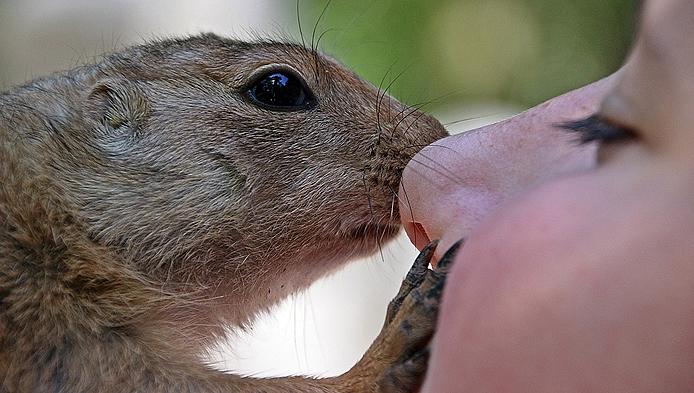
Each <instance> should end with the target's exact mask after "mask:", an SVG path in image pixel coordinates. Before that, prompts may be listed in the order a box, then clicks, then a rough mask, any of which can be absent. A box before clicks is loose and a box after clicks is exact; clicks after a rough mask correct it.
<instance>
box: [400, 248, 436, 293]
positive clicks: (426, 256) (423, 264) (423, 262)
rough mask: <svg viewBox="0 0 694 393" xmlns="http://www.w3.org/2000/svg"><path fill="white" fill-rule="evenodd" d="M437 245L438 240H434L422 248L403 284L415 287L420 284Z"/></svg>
mask: <svg viewBox="0 0 694 393" xmlns="http://www.w3.org/2000/svg"><path fill="white" fill-rule="evenodd" d="M438 245H439V239H434V240H432V241H431V242H429V244H427V245H426V246H424V248H422V251H421V252H420V253H419V255H417V258H416V259H415V260H414V264H413V265H412V268H411V269H410V271H409V272H407V276H406V277H405V282H407V283H408V284H412V285H413V286H417V285H419V283H420V282H422V280H423V279H424V276H425V275H426V274H427V271H428V270H429V264H430V263H431V258H433V257H434V252H435V251H436V247H437V246H438Z"/></svg>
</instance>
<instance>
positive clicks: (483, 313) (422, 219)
mask: <svg viewBox="0 0 694 393" xmlns="http://www.w3.org/2000/svg"><path fill="white" fill-rule="evenodd" d="M692 42H694V2H692V1H689V0H653V1H646V2H645V4H644V6H643V10H642V15H641V21H640V29H639V33H638V34H637V37H636V39H635V43H634V47H633V50H632V52H631V55H630V56H629V58H628V60H627V61H626V62H625V65H624V66H623V68H622V69H621V70H620V71H619V72H617V73H616V74H614V75H612V76H610V77H608V78H606V79H604V80H602V81H599V82H597V83H595V84H593V85H590V86H587V87H585V88H582V89H579V90H576V91H574V92H571V93H568V94H566V95H564V96H561V97H558V98H556V99H553V100H550V101H549V102H547V103H545V104H542V105H540V106H538V107H536V108H533V109H531V110H530V111H528V112H526V113H523V114H521V115H518V116H516V117H514V118H511V119H509V120H507V121H504V122H502V123H498V124H496V125H492V126H489V127H485V128H482V129H479V130H475V131H472V132H469V133H466V134H463V135H458V136H453V137H449V138H446V139H444V140H442V141H440V142H437V143H435V144H434V145H433V146H430V147H429V148H427V149H425V150H423V151H422V152H421V153H420V154H419V156H416V157H415V159H414V160H413V161H412V163H411V164H410V165H408V167H407V168H406V170H405V173H404V177H403V185H404V190H401V194H402V195H405V194H406V195H407V198H404V197H403V198H402V199H406V200H403V202H402V204H401V206H402V207H401V209H402V210H401V211H402V216H403V220H404V221H406V222H405V227H406V230H407V231H408V234H409V235H410V238H411V239H412V240H413V241H414V242H415V244H416V245H417V246H419V247H421V246H422V244H425V243H426V241H427V239H433V238H440V239H441V243H440V245H439V250H440V251H443V250H445V249H446V247H447V246H448V245H450V244H452V243H453V242H454V241H456V240H457V239H459V238H461V237H468V240H467V243H466V244H465V246H464V247H463V249H462V250H461V251H460V253H459V254H458V256H457V258H456V260H455V265H454V266H453V270H452V272H451V273H450V276H449V279H448V284H447V287H446V290H445V292H444V300H443V305H442V309H441V314H440V319H439V327H438V331H437V334H436V335H435V337H434V339H433V343H432V348H433V350H432V355H431V360H430V365H429V371H428V374H427V377H426V379H425V382H424V386H423V387H422V391H423V392H426V393H434V392H435V393H446V392H510V391H513V392H557V391H562V392H566V391H580V392H603V391H604V392H617V391H628V392H653V391H662V392H685V391H691V390H692V389H693V387H694V239H693V237H694V235H692V233H694V125H693V124H694V45H692ZM594 113H599V115H600V116H601V117H602V118H604V119H605V120H606V121H607V122H608V123H610V124H613V125H616V126H618V127H620V128H622V129H627V130H628V133H629V135H630V136H629V137H620V138H619V140H618V141H614V142H609V143H608V142H601V143H598V142H591V143H589V144H586V145H579V144H577V143H575V140H576V139H577V134H575V133H573V134H572V133H567V132H565V131H562V130H560V129H559V128H558V127H556V126H557V124H560V123H563V122H566V121H569V120H576V119H580V118H585V117H587V116H589V115H592V114H594ZM598 145H600V147H598ZM434 163H435V164H434Z"/></svg>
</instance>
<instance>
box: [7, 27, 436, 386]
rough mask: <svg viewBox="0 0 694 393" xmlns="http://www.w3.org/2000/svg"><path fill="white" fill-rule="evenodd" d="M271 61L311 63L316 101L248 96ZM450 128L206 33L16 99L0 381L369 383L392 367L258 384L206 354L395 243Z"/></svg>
mask: <svg viewBox="0 0 694 393" xmlns="http://www.w3.org/2000/svg"><path fill="white" fill-rule="evenodd" d="M275 63H281V64H287V65H290V66H291V67H293V68H294V69H295V70H297V71H298V73H299V74H301V75H302V76H303V78H304V79H305V80H306V83H307V85H308V87H309V88H310V89H311V90H312V91H313V93H314V94H315V97H316V101H317V103H316V105H315V106H312V107H311V108H307V109H305V110H300V111H287V112H281V111H272V110H268V109H267V108H263V107H259V106H257V105H255V104H253V103H251V102H249V101H248V100H247V99H245V98H244V96H243V94H242V92H243V90H244V88H245V87H246V86H247V84H248V83H249V78H250V76H251V75H252V74H253V72H254V71H255V70H256V69H257V68H258V67H261V66H263V65H267V64H275ZM444 135H445V131H444V130H443V128H442V127H441V126H440V124H439V123H438V122H436V121H435V120H434V119H432V118H431V117H429V116H426V115H424V114H422V113H421V112H419V111H415V110H413V109H411V108H408V107H406V106H405V105H403V104H401V103H399V102H397V101H396V100H394V99H392V98H391V97H390V96H388V95H385V94H384V93H382V92H380V91H378V89H376V88H374V87H373V86H371V85H369V84H367V83H366V82H364V81H362V80H361V79H359V78H358V77H356V76H355V75H354V74H353V73H351V72H349V71H347V70H346V69H345V68H343V67H342V66H340V65H338V64H337V63H336V62H335V61H333V60H331V59H329V58H327V57H325V56H322V55H319V54H318V53H316V52H314V51H309V50H306V49H304V48H302V47H299V46H295V45H289V44H283V43H273V42H258V43H243V42H239V41H233V40H228V39H222V38H219V37H217V36H214V35H203V36H198V37H192V38H188V39H182V40H168V41H161V42H156V43H152V44H148V45H144V46H140V47H134V48H131V49H128V50H126V51H123V52H121V53H117V54H114V55H112V56H109V57H107V58H105V59H104V60H103V61H102V62H101V63H99V64H95V65H91V66H86V67H83V68H80V69H77V70H74V71H72V72H70V73H67V74H64V75H55V76H52V77H50V78H46V79H42V80H38V81H35V82H33V83H31V84H29V85H26V86H23V87H19V88H15V89H13V90H10V91H8V92H5V93H4V94H3V95H1V96H0V181H1V182H0V391H8V392H9V391H12V392H14V391H22V392H25V391H41V392H48V391H66V392H76V391H99V392H105V391H114V392H120V391H156V392H159V391H239V392H284V391H297V392H304V391H305V392H332V391H335V392H338V391H345V392H346V391H355V392H356V391H370V390H366V388H365V387H364V386H371V385H373V381H370V380H367V379H368V378H369V377H368V374H374V377H373V378H380V377H379V375H382V374H383V372H384V371H385V370H386V369H387V368H388V367H390V366H389V365H387V364H385V365H380V366H378V367H376V366H373V365H372V364H371V363H372V362H373V359H371V360H369V359H366V358H365V359H366V360H364V361H362V363H361V366H360V365H357V366H355V370H362V374H363V375H361V376H356V377H355V374H358V373H357V371H352V372H351V373H352V374H350V373H347V374H345V375H350V377H344V378H343V379H339V378H340V377H338V379H337V380H333V379H328V380H312V379H304V378H285V379H282V378H280V379H271V380H261V379H250V378H240V377H236V376H233V375H228V374H223V373H220V372H216V371H213V370H211V369H209V368H208V367H207V366H206V365H204V364H203V363H202V362H201V361H200V360H199V357H198V356H199V354H200V353H201V351H202V350H203V349H204V348H205V346H206V345H208V344H210V343H211V342H212V340H213V339H214V338H216V337H217V336H219V335H221V334H223V330H224V327H228V326H230V327H238V326H243V325H244V324H247V323H249V322H250V321H251V319H252V317H253V316H254V315H255V314H257V313H258V312H259V311H261V310H264V309H266V308H267V307H268V306H270V305H272V304H274V303H276V302H277V301H279V300H280V299H282V298H284V297H285V296H286V295H288V294H289V293H292V292H294V291H296V290H298V289H301V288H304V287H306V286H307V285H308V284H310V283H311V282H312V281H314V280H315V279H317V278H319V277H321V276H323V275H325V274H327V273H329V272H331V271H333V270H334V269H335V268H336V267H338V266H340V265H341V264H343V263H344V262H345V261H347V260H349V259H351V258H354V257H358V256H362V255H365V254H369V253H372V252H374V251H375V250H376V249H377V246H378V245H379V244H380V243H382V242H384V241H386V240H388V239H390V238H392V237H393V236H394V235H395V234H396V232H397V231H398V230H399V219H398V217H397V212H398V209H397V206H396V199H395V197H394V190H397V188H398V182H399V178H400V173H401V171H402V169H403V168H404V166H405V164H406V163H407V161H408V160H409V159H410V158H411V157H412V156H413V155H414V154H415V153H416V152H417V151H418V150H419V149H420V148H421V147H423V146H424V145H426V144H428V143H431V142H433V141H434V140H436V139H438V138H441V137H443V136H444ZM384 331H385V330H384ZM379 345H381V346H383V345H390V344H383V343H382V344H379ZM384 348H385V347H384ZM381 350H385V349H379V351H381ZM401 350H402V349H399V348H393V349H388V350H387V351H386V352H389V353H391V352H392V353H391V355H389V356H391V357H392V356H394V355H395V354H398V353H399V352H397V351H401ZM384 359H385V360H384ZM384 359H381V360H382V361H383V362H386V363H387V362H392V361H393V359H391V358H387V357H386V358H384ZM364 364H369V366H368V367H366V366H364ZM379 367H380V368H379ZM365 370H369V371H368V372H366V371H365ZM355 378H356V379H355ZM373 378H372V379H373ZM361 379H363V381H361ZM335 381H338V382H335ZM339 381H342V382H339ZM350 386H351V387H350ZM369 389H370V388H369Z"/></svg>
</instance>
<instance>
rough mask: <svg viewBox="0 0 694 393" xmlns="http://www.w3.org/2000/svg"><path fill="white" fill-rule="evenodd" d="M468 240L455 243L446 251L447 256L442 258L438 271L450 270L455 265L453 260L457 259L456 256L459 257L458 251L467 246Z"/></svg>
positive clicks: (463, 239)
mask: <svg viewBox="0 0 694 393" xmlns="http://www.w3.org/2000/svg"><path fill="white" fill-rule="evenodd" d="M466 240H467V238H462V239H460V240H458V241H457V242H455V243H454V244H453V245H452V246H451V247H450V248H449V249H448V251H446V253H445V254H443V256H442V257H441V260H439V263H438V265H437V266H436V270H448V268H449V267H450V266H451V264H453V260H454V259H455V256H456V255H457V253H458V251H459V250H460V248H461V247H462V246H463V244H465V241H466Z"/></svg>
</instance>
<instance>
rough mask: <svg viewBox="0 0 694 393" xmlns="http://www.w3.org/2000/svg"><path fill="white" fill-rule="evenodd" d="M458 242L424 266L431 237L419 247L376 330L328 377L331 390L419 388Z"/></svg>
mask: <svg viewBox="0 0 694 393" xmlns="http://www.w3.org/2000/svg"><path fill="white" fill-rule="evenodd" d="M461 244H462V242H458V243H456V244H455V245H454V246H453V247H451V248H450V249H449V250H448V251H447V252H446V254H445V255H444V256H443V257H442V258H441V260H440V261H439V264H438V266H437V267H436V269H434V270H431V269H429V267H428V266H429V262H430V261H431V258H432V256H433V254H434V250H435V249H436V241H434V242H432V243H430V244H429V245H427V246H426V247H425V248H424V249H423V250H422V252H421V253H420V254H419V256H418V257H417V259H416V260H415V263H414V265H413V266H412V268H411V269H410V271H409V273H408V274H407V276H406V277H405V280H404V281H403V283H402V286H401V287H400V291H399V292H398V294H397V295H396V297H395V299H393V300H392V301H391V302H390V305H389V306H388V313H387V315H386V321H385V324H384V326H383V329H382V330H381V333H380V334H379V335H378V337H377V338H376V340H375V341H374V342H373V344H372V345H371V347H370V348H369V349H368V350H367V352H366V353H365V354H364V356H363V357H362V359H361V360H360V361H359V362H358V363H357V364H356V365H355V366H354V367H353V368H352V369H351V370H349V371H348V372H347V373H345V374H343V375H341V376H339V377H336V378H334V380H333V381H332V382H334V383H336V384H337V386H336V391H339V392H383V393H405V392H413V391H416V389H418V387H419V385H420V383H421V381H422V377H423V376H424V372H425V371H426V365H427V360H428V358H429V348H428V345H429V341H430V339H431V336H432V335H433V333H434V329H435V326H436V318H437V315H438V308H439V304H440V300H441V294H442V292H443V286H444V283H445V280H446V273H447V272H448V270H449V267H450V265H451V263H452V261H453V259H454V256H455V253H456V251H457V250H458V249H459V247H460V245H461Z"/></svg>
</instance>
